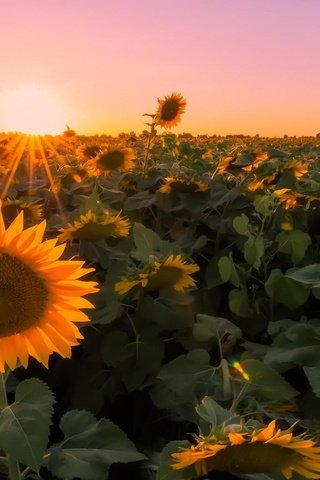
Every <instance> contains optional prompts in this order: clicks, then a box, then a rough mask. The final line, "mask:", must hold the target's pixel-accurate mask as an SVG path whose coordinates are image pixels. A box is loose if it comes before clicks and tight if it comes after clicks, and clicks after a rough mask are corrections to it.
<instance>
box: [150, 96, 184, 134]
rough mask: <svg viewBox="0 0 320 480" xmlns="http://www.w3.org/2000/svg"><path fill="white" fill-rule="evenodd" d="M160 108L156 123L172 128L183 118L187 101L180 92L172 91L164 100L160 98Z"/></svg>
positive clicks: (155, 119)
mask: <svg viewBox="0 0 320 480" xmlns="http://www.w3.org/2000/svg"><path fill="white" fill-rule="evenodd" d="M158 102H159V105H158V110H157V112H156V115H155V118H154V123H155V125H159V126H160V127H164V128H171V127H174V126H175V125H178V123H179V122H180V120H181V115H182V114H183V113H184V111H185V109H186V105H187V102H186V100H185V99H184V98H183V96H182V95H181V94H180V93H172V94H171V95H169V96H168V97H164V98H163V99H162V100H160V99H159V98H158Z"/></svg>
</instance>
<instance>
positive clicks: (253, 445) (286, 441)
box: [171, 420, 320, 479]
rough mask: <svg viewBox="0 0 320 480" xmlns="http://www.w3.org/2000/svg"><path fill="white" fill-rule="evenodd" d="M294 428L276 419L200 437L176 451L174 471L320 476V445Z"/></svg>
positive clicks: (200, 473) (199, 474) (201, 473)
mask: <svg viewBox="0 0 320 480" xmlns="http://www.w3.org/2000/svg"><path fill="white" fill-rule="evenodd" d="M291 430H292V428H291V429H288V430H285V431H281V429H280V428H277V427H276V422H275V420H272V421H271V422H270V423H269V425H267V426H265V427H264V428H261V429H259V430H255V431H251V432H250V431H247V432H231V433H228V434H227V435H226V438H225V439H222V440H218V441H217V439H216V438H215V437H196V439H197V442H198V443H197V445H192V446H191V447H190V448H183V449H181V451H180V452H175V453H173V454H172V458H173V462H174V463H172V464H171V467H172V468H173V469H174V470H178V469H182V468H187V467H189V466H191V465H193V466H194V468H195V472H196V474H197V476H201V475H206V474H207V473H208V472H209V471H211V470H219V471H224V472H230V473H238V474H253V473H266V472H273V471H278V472H281V473H282V475H283V476H284V477H285V478H286V479H290V478H291V477H292V474H293V472H297V473H299V474H300V475H302V476H304V477H305V478H320V455H319V454H320V447H317V446H315V442H313V441H312V440H309V439H306V437H305V435H297V436H294V435H293V433H292V431H291Z"/></svg>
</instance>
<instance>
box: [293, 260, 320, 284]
mask: <svg viewBox="0 0 320 480" xmlns="http://www.w3.org/2000/svg"><path fill="white" fill-rule="evenodd" d="M285 276H286V277H288V278H291V279H292V280H295V281H296V282H299V283H302V284H303V285H314V286H316V285H317V286H320V263H314V264H312V265H307V266H306V267H303V268H297V269H296V270H292V271H290V272H287V273H286V275H285Z"/></svg>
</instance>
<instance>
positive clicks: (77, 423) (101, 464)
mask: <svg viewBox="0 0 320 480" xmlns="http://www.w3.org/2000/svg"><path fill="white" fill-rule="evenodd" d="M60 428H61V430H62V432H63V433H64V439H63V441H62V442H61V443H59V444H57V445H54V446H53V447H52V448H51V449H50V450H49V454H48V456H47V459H46V462H45V465H46V466H47V468H48V469H49V470H50V471H51V472H52V473H53V475H55V476H56V477H58V478H62V479H64V480H69V479H70V480H71V479H73V478H75V477H77V478H81V479H83V480H95V479H97V480H101V479H102V478H107V472H108V469H109V467H110V465H112V464H113V463H117V462H121V463H127V462H136V461H139V460H143V459H144V458H145V457H144V455H142V454H141V453H139V452H138V451H137V449H136V447H135V446H134V444H133V443H132V442H131V441H130V440H129V439H128V438H127V437H126V435H125V434H124V433H123V432H122V430H120V428H119V427H117V426H116V425H115V424H114V423H112V422H111V421H110V420H107V419H105V418H103V419H101V420H99V421H98V420H96V418H95V417H94V416H93V415H92V414H91V413H89V412H87V411H84V410H82V411H77V410H71V411H70V412H68V413H66V414H65V415H64V416H63V417H62V419H61V422H60Z"/></svg>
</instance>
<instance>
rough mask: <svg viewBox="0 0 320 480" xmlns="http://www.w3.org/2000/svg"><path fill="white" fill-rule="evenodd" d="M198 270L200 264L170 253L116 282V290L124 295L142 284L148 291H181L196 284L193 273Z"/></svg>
mask: <svg viewBox="0 0 320 480" xmlns="http://www.w3.org/2000/svg"><path fill="white" fill-rule="evenodd" d="M198 270H199V267H198V265H196V264H195V263H187V262H185V261H184V260H182V258H181V255H169V256H168V257H167V258H166V259H165V260H156V261H154V262H153V263H152V264H151V265H150V266H148V267H146V268H145V269H141V270H138V271H137V272H136V273H135V274H133V275H132V276H130V277H123V278H122V279H121V281H119V282H117V283H116V284H115V291H116V292H118V293H119V295H124V294H125V293H127V292H129V290H131V289H132V288H133V287H135V286H136V285H141V286H142V287H144V288H145V290H147V291H157V290H162V289H164V288H172V289H174V290H176V291H177V292H181V291H183V290H185V289H186V288H188V287H192V286H194V285H195V280H194V279H193V278H192V277H191V274H192V273H195V272H197V271H198Z"/></svg>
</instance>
